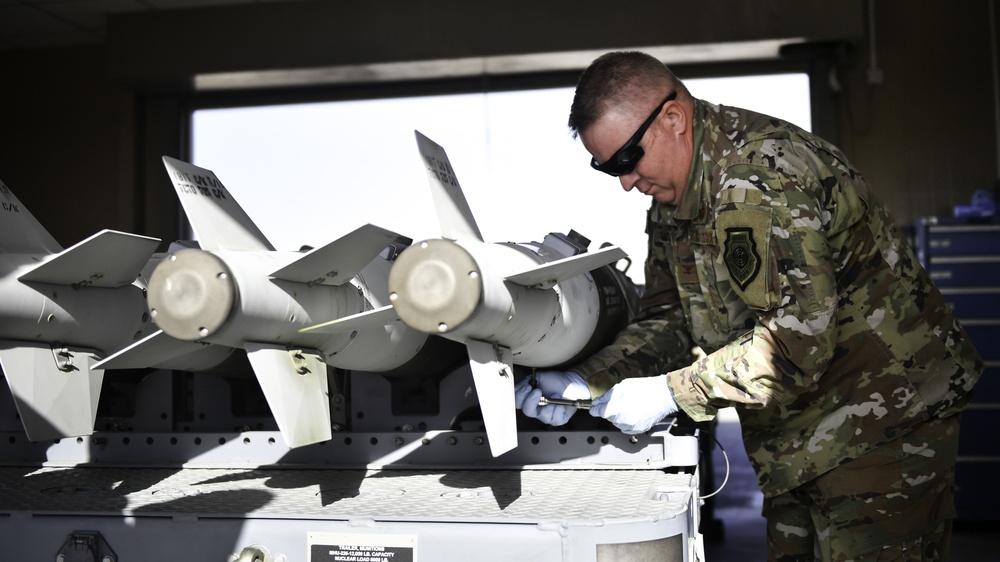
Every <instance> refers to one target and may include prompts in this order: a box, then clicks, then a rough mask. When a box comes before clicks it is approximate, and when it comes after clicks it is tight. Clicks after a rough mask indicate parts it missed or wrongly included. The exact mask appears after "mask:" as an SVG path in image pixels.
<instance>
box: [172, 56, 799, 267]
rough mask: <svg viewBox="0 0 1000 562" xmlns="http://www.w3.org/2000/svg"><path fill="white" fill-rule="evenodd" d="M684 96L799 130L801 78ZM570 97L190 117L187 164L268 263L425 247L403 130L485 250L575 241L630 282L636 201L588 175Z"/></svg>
mask: <svg viewBox="0 0 1000 562" xmlns="http://www.w3.org/2000/svg"><path fill="white" fill-rule="evenodd" d="M686 83H687V85H688V87H689V89H690V90H691V92H692V94H693V95H695V96H696V97H699V98H703V99H706V100H708V101H711V102H713V103H721V104H725V105H735V106H740V107H746V108H748V109H754V110H756V111H760V112H763V113H767V114H769V115H774V116H776V117H781V118H784V119H787V120H789V121H792V122H793V123H796V124H798V125H800V126H802V127H804V128H806V129H809V128H810V126H811V118H810V112H809V83H808V78H807V76H806V75H805V74H780V75H766V76H754V77H738V78H720V79H697V80H689V81H686ZM572 99H573V89H572V88H559V89H548V90H530V91H519V92H502V93H489V94H463V95H450V96H427V97H416V98H399V99H380V100H368V101H351V102H329V103H310V104H295V105H281V106H262V107H251V108H234V109H211V110H199V111H196V112H195V113H194V117H193V130H192V139H193V141H192V142H193V146H192V161H193V163H194V164H196V165H198V166H201V167H204V168H208V169H210V170H212V171H214V172H215V173H216V175H218V176H219V178H220V179H221V180H222V182H223V183H224V184H225V185H226V187H227V188H228V189H229V191H230V192H231V193H232V194H233V196H234V197H236V199H237V200H238V201H239V202H240V204H241V205H242V206H243V207H244V209H246V211H247V213H248V214H249V215H250V216H251V217H252V218H253V219H254V220H255V221H256V222H257V224H258V226H259V227H260V229H261V231H262V232H263V233H264V234H265V235H266V236H267V237H268V239H269V240H270V241H271V243H272V244H273V245H274V246H275V247H276V248H278V249H282V250H295V249H298V248H299V247H301V246H303V245H311V246H318V245H322V244H325V243H326V242H329V241H331V240H333V239H335V238H337V237H339V236H341V235H342V234H345V233H347V232H349V231H351V230H353V229H355V228H357V227H358V226H360V225H362V224H365V223H372V224H376V225H378V226H381V227H383V228H387V229H390V230H393V231H395V232H398V233H399V234H402V235H404V236H407V237H410V238H412V239H414V241H419V240H423V239H427V238H435V237H437V236H438V228H437V217H436V215H435V214H434V209H433V206H432V204H431V198H430V193H429V191H428V188H427V179H426V176H425V175H424V171H423V167H422V165H421V162H420V160H419V156H418V154H417V148H416V141H415V140H414V134H413V131H414V130H419V131H420V132H422V133H423V134H425V135H427V136H428V137H430V138H431V139H432V140H434V141H435V142H437V143H438V144H440V145H442V146H443V147H444V148H445V150H446V151H447V152H448V156H449V157H450V159H451V161H452V164H453V165H454V167H455V170H456V172H457V174H458V179H459V181H460V183H461V184H462V188H463V190H464V191H465V195H466V197H467V198H468V200H469V205H470V206H471V207H472V210H473V212H474V213H475V215H476V219H477V221H478V223H479V227H480V230H481V231H482V233H483V237H484V238H485V239H486V241H488V242H508V241H509V242H528V241H537V240H541V239H542V238H543V237H544V236H545V235H546V234H547V233H549V232H554V231H555V232H568V231H569V230H570V229H574V230H576V231H578V232H579V233H581V234H582V235H584V236H586V237H588V238H589V239H590V240H591V241H592V243H593V244H592V246H591V248H592V249H596V248H597V247H598V245H600V244H601V243H604V242H611V243H613V244H616V245H619V246H621V247H622V248H623V249H624V250H625V251H626V252H628V254H629V255H630V256H631V257H632V259H633V262H634V265H633V266H632V268H631V269H630V270H629V274H630V276H631V277H632V278H633V279H634V280H635V281H637V282H642V261H643V259H644V258H645V252H646V241H645V233H644V226H645V224H644V219H645V211H646V209H647V208H648V207H649V203H650V201H649V198H648V197H646V196H644V195H642V194H640V193H638V192H637V191H632V192H630V193H624V192H623V191H622V189H621V187H620V185H619V183H618V181H617V180H616V179H614V178H611V177H609V176H606V175H604V174H602V173H600V172H596V171H594V170H592V169H591V168H590V166H589V165H588V162H589V159H590V155H589V154H587V152H586V150H584V148H583V146H582V144H581V143H580V141H579V140H574V139H573V138H572V137H571V136H570V134H569V131H568V129H567V127H566V119H567V116H568V113H569V107H570V103H571V102H572Z"/></svg>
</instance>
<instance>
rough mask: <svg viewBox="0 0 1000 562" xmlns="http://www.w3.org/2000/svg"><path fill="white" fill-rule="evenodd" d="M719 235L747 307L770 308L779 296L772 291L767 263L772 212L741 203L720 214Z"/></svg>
mask: <svg viewBox="0 0 1000 562" xmlns="http://www.w3.org/2000/svg"><path fill="white" fill-rule="evenodd" d="M715 232H716V238H717V240H718V241H719V243H720V244H721V245H722V248H720V249H721V255H720V256H719V257H720V258H721V261H722V262H723V263H725V264H726V269H727V270H728V271H729V280H730V282H731V283H732V285H733V289H734V290H735V291H736V292H737V293H739V294H740V296H741V297H742V298H743V301H744V302H746V303H747V306H750V307H751V308H757V309H762V310H763V309H767V308H770V306H771V305H772V304H774V303H775V302H776V296H775V295H771V294H769V290H770V289H771V283H773V281H774V280H772V279H768V277H769V272H770V271H771V268H770V266H769V265H768V259H769V255H768V252H769V251H770V241H771V212H770V210H768V209H764V208H761V207H756V206H752V207H751V206H743V205H740V206H739V207H737V208H736V209H730V210H727V211H723V212H721V213H719V216H718V217H717V218H716V221H715Z"/></svg>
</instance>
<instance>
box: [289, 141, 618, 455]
mask: <svg viewBox="0 0 1000 562" xmlns="http://www.w3.org/2000/svg"><path fill="white" fill-rule="evenodd" d="M416 137H417V146H418V149H419V151H420V155H421V158H422V159H423V162H424V164H425V167H426V170H427V177H428V180H429V184H430V188H431V195H432V197H433V199H434V206H435V209H436V210H437V214H438V222H439V223H440V227H441V238H440V239H432V240H425V241H423V242H420V243H418V244H415V245H413V246H410V247H409V248H407V249H406V250H404V251H403V253H402V254H401V255H400V256H399V258H397V259H396V261H395V263H394V264H393V266H392V269H391V270H390V272H389V282H388V290H389V300H390V302H391V303H392V304H391V307H385V309H384V310H383V311H382V312H381V313H380V314H366V315H356V316H354V317H347V318H341V319H338V320H334V321H331V322H327V323H324V324H318V325H315V326H311V327H310V328H307V330H329V329H342V326H343V325H351V326H357V325H364V322H365V319H366V317H367V318H372V319H374V318H385V317H388V318H397V317H398V318H399V319H401V320H402V321H403V323H405V324H406V325H407V326H409V327H411V328H413V329H415V330H419V331H421V332H424V333H427V334H439V335H441V336H443V337H445V338H448V339H450V340H453V341H456V342H461V343H463V344H465V347H466V351H467V352H468V355H469V363H470V367H471V370H472V376H473V379H474V381H475V386H476V393H477V395H478V398H479V405H480V408H481V410H482V413H483V421H484V424H485V426H486V431H487V436H488V438H489V442H490V450H491V452H492V453H493V455H494V456H499V455H501V454H503V453H505V452H507V451H509V450H511V449H513V448H514V447H516V446H517V421H516V417H515V409H514V380H513V365H514V364H515V363H516V364H519V365H524V366H529V367H554V368H558V367H559V366H561V365H564V364H568V363H572V362H573V361H575V360H576V359H578V358H581V357H583V356H585V355H587V354H589V353H592V352H593V351H596V349H597V348H599V347H600V346H602V345H605V344H606V343H609V342H610V338H611V337H613V336H614V335H615V334H616V333H617V332H618V331H619V330H620V329H621V328H623V327H625V325H627V324H628V322H629V321H630V319H631V316H632V314H633V312H634V307H630V306H628V305H629V304H630V303H633V304H634V303H637V301H638V296H637V294H638V293H637V291H634V287H633V289H632V290H631V291H629V290H628V285H629V282H628V280H627V278H626V277H625V276H624V275H623V274H621V272H619V271H617V270H616V269H615V268H614V267H613V266H612V264H615V263H617V262H618V261H619V260H621V259H623V258H626V255H625V253H624V252H623V251H622V250H621V249H619V248H617V247H614V246H610V247H605V248H601V249H600V250H597V251H595V252H588V251H587V245H589V241H586V240H585V239H583V238H582V237H580V236H579V235H575V238H574V236H573V235H572V234H575V233H571V236H562V235H549V236H547V237H546V239H545V241H543V242H542V243H540V244H539V243H530V244H512V243H487V242H485V241H484V240H483V237H482V234H481V233H480V231H479V227H478V225H477V224H476V220H475V218H474V217H473V214H472V210H471V209H470V207H469V204H468V201H467V200H466V199H465V195H464V193H463V192H462V188H461V186H460V185H459V183H458V178H457V177H456V175H455V171H454V168H453V167H452V165H451V162H450V161H449V159H448V156H447V154H446V153H445V151H444V149H443V148H441V146H439V145H438V144H436V143H434V142H433V141H431V140H430V139H428V138H427V137H425V136H424V135H422V134H421V133H420V132H416ZM581 242H585V243H581ZM338 326H340V328H338Z"/></svg>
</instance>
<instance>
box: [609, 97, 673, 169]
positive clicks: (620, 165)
mask: <svg viewBox="0 0 1000 562" xmlns="http://www.w3.org/2000/svg"><path fill="white" fill-rule="evenodd" d="M676 97H677V92H672V93H671V94H670V95H669V96H667V98H666V99H665V100H663V103H661V104H660V105H658V106H656V109H654V110H653V112H652V113H650V114H649V117H647V118H646V121H644V122H643V124H642V125H640V126H639V129H638V130H636V132H635V134H634V135H632V136H631V137H630V138H629V139H628V140H627V141H625V144H624V145H622V147H621V148H619V149H618V152H615V153H614V154H613V155H612V156H611V158H608V160H607V162H605V163H603V164H598V163H597V159H596V158H591V159H590V167H591V168H593V169H595V170H600V171H602V172H604V173H605V174H608V175H609V176H614V177H616V178H617V177H618V176H624V175H625V174H630V173H632V170H634V169H635V167H636V165H637V164H638V163H639V159H640V158H642V155H643V154H645V153H646V151H644V150H643V149H642V147H641V146H638V143H639V141H640V140H642V137H643V135H645V134H646V129H648V128H649V126H650V125H652V124H653V121H654V120H656V116H657V115H659V114H660V110H661V109H663V106H665V105H667V102H668V101H670V100H672V99H674V98H676Z"/></svg>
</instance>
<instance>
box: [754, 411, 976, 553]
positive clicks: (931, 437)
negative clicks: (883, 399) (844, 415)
mask: <svg viewBox="0 0 1000 562" xmlns="http://www.w3.org/2000/svg"><path fill="white" fill-rule="evenodd" d="M958 430H959V416H957V415H956V416H951V417H948V418H944V419H934V420H931V421H930V422H928V423H925V424H922V425H921V426H920V428H918V429H917V430H915V431H912V432H910V433H908V434H906V435H904V436H903V437H901V438H899V439H897V440H895V441H892V442H890V443H888V444H886V445H884V446H882V447H879V448H877V449H874V450H873V451H870V452H868V453H865V454H864V455H862V456H860V457H858V458H856V459H853V460H851V461H848V462H847V463H845V464H843V465H841V466H838V467H837V468H835V469H833V470H831V471H829V472H827V473H826V474H824V475H823V476H820V477H819V478H816V479H815V480H813V481H811V482H809V483H807V484H805V485H803V486H801V487H799V488H796V489H795V490H792V491H790V492H786V493H784V494H779V495H778V496H775V497H773V498H768V499H766V500H765V501H764V515H765V516H766V517H767V545H768V556H769V558H770V560H772V561H774V562H798V561H813V560H824V561H838V562H839V561H846V560H853V561H859V562H860V561H872V562H874V561H876V560H912V561H914V562H916V561H925V562H926V561H938V560H946V559H947V554H948V544H949V543H950V540H951V520H952V518H954V517H955V508H954V501H953V497H952V487H953V485H954V482H955V474H954V468H955V459H956V457H957V454H958Z"/></svg>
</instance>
